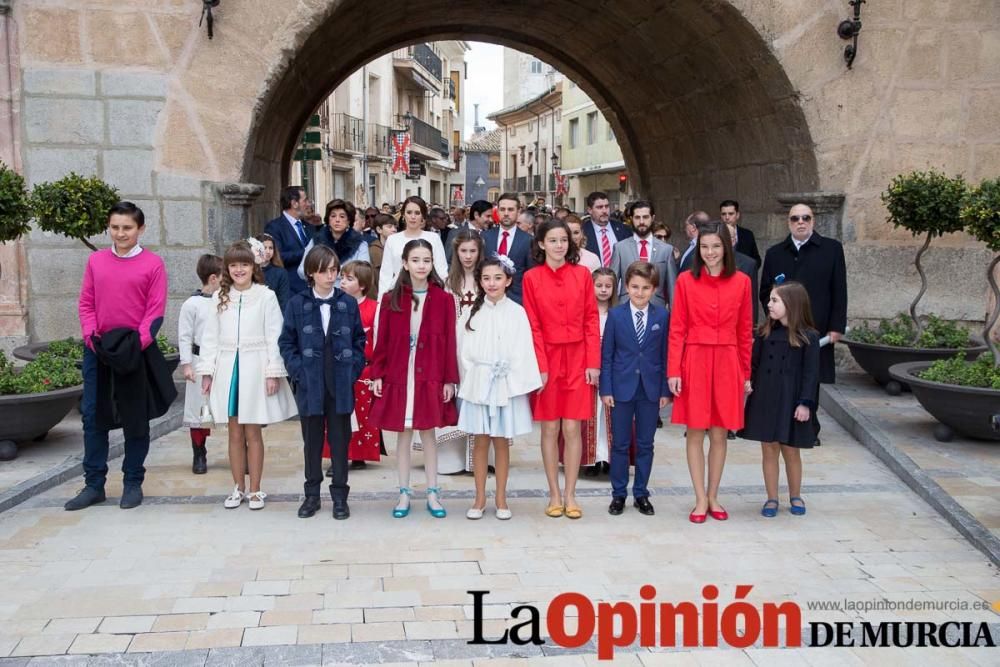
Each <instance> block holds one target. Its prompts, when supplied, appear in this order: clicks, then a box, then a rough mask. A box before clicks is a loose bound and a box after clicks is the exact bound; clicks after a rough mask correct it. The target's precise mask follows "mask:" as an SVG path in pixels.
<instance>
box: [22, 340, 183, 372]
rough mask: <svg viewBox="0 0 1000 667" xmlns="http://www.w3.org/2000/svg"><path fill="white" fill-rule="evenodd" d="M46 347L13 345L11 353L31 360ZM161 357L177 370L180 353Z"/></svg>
mask: <svg viewBox="0 0 1000 667" xmlns="http://www.w3.org/2000/svg"><path fill="white" fill-rule="evenodd" d="M47 349H49V344H48V343H47V342H43V343H32V344H31V345H22V346H20V347H15V348H14V351H13V353H12V354H13V355H14V357H15V358H16V359H20V360H22V361H32V360H33V359H34V358H35V357H37V356H38V354H39V353H41V352H45V351H46V350H47ZM163 358H164V359H166V360H167V368H169V369H170V372H171V373H173V372H174V371H175V370H177V366H178V365H179V364H180V363H181V355H180V354H178V353H177V352H174V353H173V354H165V355H163ZM76 365H77V366H78V367H79V366H80V362H77V364H76Z"/></svg>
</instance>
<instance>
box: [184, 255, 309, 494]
mask: <svg viewBox="0 0 1000 667" xmlns="http://www.w3.org/2000/svg"><path fill="white" fill-rule="evenodd" d="M263 252H264V246H263V244H262V243H260V241H257V240H256V239H250V240H249V241H237V242H236V243H234V244H233V245H231V246H229V249H228V250H226V254H225V256H224V257H223V274H222V285H221V287H220V289H219V291H218V292H217V293H216V295H215V296H214V297H212V301H213V304H214V305H215V308H216V313H217V314H218V316H217V317H212V318H209V320H208V322H207V323H206V327H205V335H204V339H203V343H202V345H201V358H200V360H199V364H198V368H197V373H198V375H201V376H202V391H203V392H204V393H206V394H208V404H209V407H210V409H211V411H212V416H213V418H214V419H215V422H216V423H217V424H227V425H228V427H229V467H230V470H231V471H232V474H233V482H234V483H235V488H234V489H233V493H232V494H231V495H230V496H229V497H228V498H226V500H225V503H224V504H225V507H226V508H228V509H235V508H236V507H239V506H240V503H242V502H243V500H244V499H246V500H248V501H249V505H250V509H262V508H263V507H264V498H265V497H266V496H267V494H265V493H264V492H263V491H261V490H260V480H261V477H262V475H263V472H264V439H263V434H262V432H261V426H262V425H264V424H273V423H275V422H280V421H284V420H285V419H288V418H289V417H293V416H295V415H296V414H297V409H296V407H295V397H294V396H293V395H292V391H291V389H290V388H289V386H288V381H287V379H286V377H287V375H288V373H287V372H286V371H285V363H284V361H283V360H282V358H281V353H280V351H279V350H278V337H279V336H280V335H281V325H282V318H281V310H280V309H279V308H278V298H277V297H276V296H275V295H274V292H272V291H271V290H270V289H269V288H268V287H267V286H266V285H265V284H264V276H263V274H262V273H261V270H260V266H259V265H260V263H261V262H263ZM247 456H249V471H250V486H249V489H247V486H246V484H245V482H246V478H245V471H246V470H247V461H246V457H247Z"/></svg>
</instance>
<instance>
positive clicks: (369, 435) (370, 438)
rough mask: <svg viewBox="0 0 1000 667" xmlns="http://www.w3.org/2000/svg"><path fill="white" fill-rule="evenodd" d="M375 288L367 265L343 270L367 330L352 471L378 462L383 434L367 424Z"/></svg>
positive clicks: (347, 289) (349, 453)
mask: <svg viewBox="0 0 1000 667" xmlns="http://www.w3.org/2000/svg"><path fill="white" fill-rule="evenodd" d="M374 287H375V272H374V270H373V269H372V265H371V264H370V263H368V262H363V261H362V262H348V263H347V264H344V266H343V267H342V268H341V269H340V289H342V290H344V292H346V293H347V294H350V295H351V296H353V297H354V298H355V299H357V300H358V310H359V311H360V312H361V326H362V327H363V328H364V330H365V335H366V336H367V337H368V342H367V343H365V359H366V360H367V361H368V365H366V366H365V369H364V370H363V371H361V377H360V378H358V381H357V382H355V383H354V417H355V419H356V420H357V425H356V426H354V435H353V436H351V442H350V444H349V445H348V447H347V458H348V460H349V461H350V462H351V469H352V470H359V469H361V468H364V467H365V461H378V460H379V453H380V449H381V439H382V433H381V432H380V431H379V430H378V429H377V428H374V427H372V426H371V425H370V424H369V423H368V414H369V412H370V411H371V408H372V403H373V402H374V401H375V395H374V394H372V392H371V382H372V381H371V378H370V375H371V361H372V347H373V345H374V343H375V336H374V333H373V330H374V324H375V310H376V308H377V306H378V304H377V303H375V300H374V299H370V298H368V295H369V294H371V293H372V292H373V290H374Z"/></svg>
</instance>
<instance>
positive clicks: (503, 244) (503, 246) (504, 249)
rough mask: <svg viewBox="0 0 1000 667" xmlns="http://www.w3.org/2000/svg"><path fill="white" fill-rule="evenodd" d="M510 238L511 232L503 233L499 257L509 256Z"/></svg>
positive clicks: (498, 250)
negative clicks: (508, 239)
mask: <svg viewBox="0 0 1000 667" xmlns="http://www.w3.org/2000/svg"><path fill="white" fill-rule="evenodd" d="M508 236H510V232H504V233H503V239H502V240H501V241H500V247H499V248H498V249H497V254H498V255H506V254H507V237H508Z"/></svg>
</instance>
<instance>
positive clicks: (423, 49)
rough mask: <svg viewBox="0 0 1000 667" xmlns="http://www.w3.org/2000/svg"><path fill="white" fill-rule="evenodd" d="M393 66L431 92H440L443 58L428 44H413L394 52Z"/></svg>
mask: <svg viewBox="0 0 1000 667" xmlns="http://www.w3.org/2000/svg"><path fill="white" fill-rule="evenodd" d="M392 64H393V67H395V68H396V70H397V71H399V72H400V73H402V74H405V75H406V76H407V77H408V78H409V79H410V80H412V82H413V83H415V84H417V85H418V86H420V87H421V88H424V89H426V90H429V91H431V92H435V93H438V92H440V87H441V81H442V78H441V70H442V67H441V58H440V56H438V54H436V53H434V50H433V49H432V48H431V47H430V46H429V45H427V44H423V43H421V44H413V45H412V46H408V47H406V48H403V49H397V50H396V51H395V52H394V53H393V58H392Z"/></svg>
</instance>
